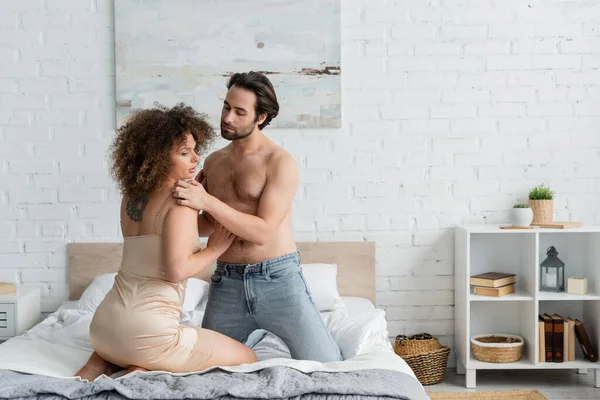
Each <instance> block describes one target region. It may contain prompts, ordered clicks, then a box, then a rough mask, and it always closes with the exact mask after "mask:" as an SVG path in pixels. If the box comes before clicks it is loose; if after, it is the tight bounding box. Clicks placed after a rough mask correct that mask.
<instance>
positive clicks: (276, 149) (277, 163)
mask: <svg viewBox="0 0 600 400" xmlns="http://www.w3.org/2000/svg"><path fill="white" fill-rule="evenodd" d="M267 164H268V168H269V170H270V171H269V172H275V171H282V170H284V171H287V172H288V173H297V171H298V165H297V163H296V159H295V158H294V157H293V156H292V155H291V154H290V153H289V152H288V151H287V150H286V149H284V148H283V147H281V146H280V145H278V144H277V143H275V142H273V146H272V147H271V149H270V152H269V156H268V163H267Z"/></svg>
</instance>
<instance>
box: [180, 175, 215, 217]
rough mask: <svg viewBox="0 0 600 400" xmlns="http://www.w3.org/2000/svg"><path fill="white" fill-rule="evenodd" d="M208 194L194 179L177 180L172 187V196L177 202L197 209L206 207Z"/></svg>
mask: <svg viewBox="0 0 600 400" xmlns="http://www.w3.org/2000/svg"><path fill="white" fill-rule="evenodd" d="M209 196H210V195H209V194H208V193H207V192H206V189H205V188H204V186H202V185H201V184H200V183H198V182H197V181H195V180H191V181H189V182H185V181H177V183H176V184H175V187H174V188H173V197H175V198H176V199H177V204H179V205H181V206H187V207H190V208H193V209H195V210H198V211H200V210H203V209H205V208H206V204H207V201H208V197H209Z"/></svg>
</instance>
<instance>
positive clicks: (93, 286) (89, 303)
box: [78, 272, 209, 312]
mask: <svg viewBox="0 0 600 400" xmlns="http://www.w3.org/2000/svg"><path fill="white" fill-rule="evenodd" d="M116 275H117V273H116V272H114V273H111V274H102V275H96V277H95V278H94V280H93V281H92V283H90V285H89V286H88V287H87V288H86V289H85V291H84V292H83V293H82V295H81V297H80V298H79V302H78V308H79V309H82V310H87V311H91V312H95V311H96V309H97V308H98V306H99V305H100V303H101V302H102V300H104V297H106V294H107V293H108V291H109V290H110V289H111V288H112V286H113V284H114V282H115V276H116ZM208 287H209V285H208V282H205V281H203V280H201V279H196V278H190V279H188V282H187V288H186V290H185V298H184V300H183V306H182V309H183V311H192V310H193V309H195V308H196V305H198V303H200V300H202V298H203V297H205V296H206V294H207V293H208Z"/></svg>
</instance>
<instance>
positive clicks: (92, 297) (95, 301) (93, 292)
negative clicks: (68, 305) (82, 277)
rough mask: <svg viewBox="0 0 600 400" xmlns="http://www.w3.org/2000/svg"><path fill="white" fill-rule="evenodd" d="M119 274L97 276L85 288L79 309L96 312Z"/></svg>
mask: <svg viewBox="0 0 600 400" xmlns="http://www.w3.org/2000/svg"><path fill="white" fill-rule="evenodd" d="M115 276H117V273H116V272H115V273H112V274H102V275H96V276H95V277H94V280H93V281H92V283H90V285H89V286H88V287H87V288H85V290H84V292H83V293H82V294H81V297H80V298H79V302H78V308H79V309H81V310H86V311H91V312H95V311H96V309H97V308H98V306H99V305H100V303H101V302H102V300H104V297H106V294H107V293H108V291H109V290H110V289H111V288H112V286H113V283H114V282H115Z"/></svg>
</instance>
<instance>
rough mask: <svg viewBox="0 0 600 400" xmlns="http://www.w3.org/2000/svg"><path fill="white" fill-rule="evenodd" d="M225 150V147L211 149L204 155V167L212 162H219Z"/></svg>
mask: <svg viewBox="0 0 600 400" xmlns="http://www.w3.org/2000/svg"><path fill="white" fill-rule="evenodd" d="M226 152H227V147H225V148H222V149H219V150H216V151H213V152H212V153H210V154H209V155H208V157H206V159H205V160H204V168H206V167H210V166H211V165H212V164H215V163H217V162H219V160H221V159H222V158H223V157H225V155H226Z"/></svg>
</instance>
